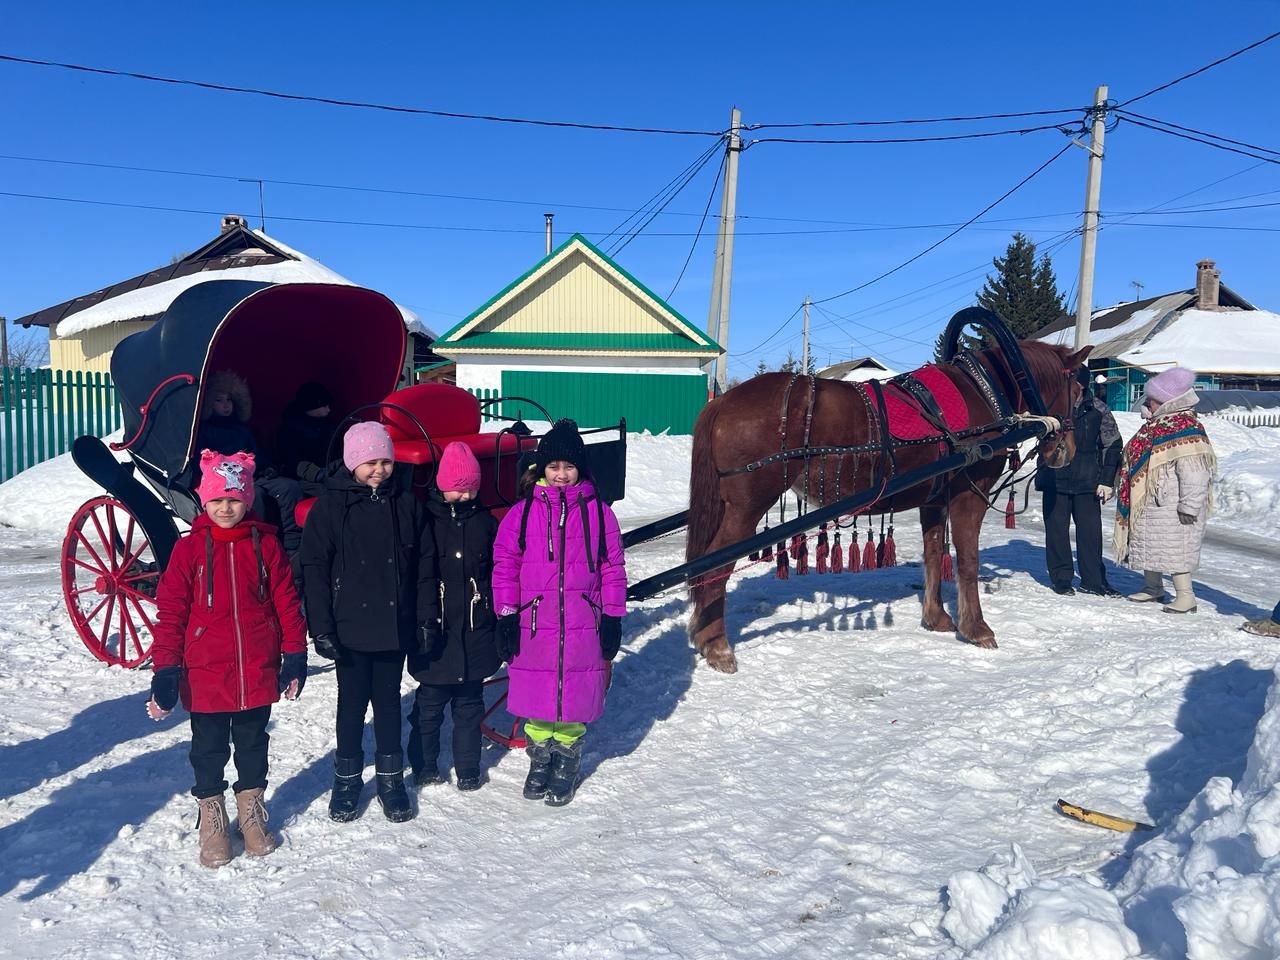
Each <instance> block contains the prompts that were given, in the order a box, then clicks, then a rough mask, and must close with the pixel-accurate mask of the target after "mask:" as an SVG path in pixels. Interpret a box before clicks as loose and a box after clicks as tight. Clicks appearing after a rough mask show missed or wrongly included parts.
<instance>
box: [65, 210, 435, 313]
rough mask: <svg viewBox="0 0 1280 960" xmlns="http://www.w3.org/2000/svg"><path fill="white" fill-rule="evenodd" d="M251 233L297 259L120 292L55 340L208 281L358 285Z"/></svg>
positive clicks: (163, 303)
mask: <svg viewBox="0 0 1280 960" xmlns="http://www.w3.org/2000/svg"><path fill="white" fill-rule="evenodd" d="M252 232H253V233H254V234H256V235H257V236H259V237H262V238H263V239H264V240H266V241H268V242H269V243H271V244H273V245H275V246H276V247H278V248H279V249H280V250H282V251H284V252H286V253H287V254H289V256H291V257H296V258H297V259H296V260H285V261H282V262H280V263H264V264H260V265H257V266H251V267H231V268H229V269H227V270H217V271H205V272H201V273H193V274H188V275H187V276H184V277H174V278H173V279H172V280H165V281H164V282H162V283H155V284H152V285H151V286H148V287H139V288H138V289H136V290H130V291H129V292H128V293H122V294H120V295H119V296H117V297H112V298H111V299H110V300H104V301H102V302H101V303H96V304H94V305H93V306H92V307H86V308H85V309H84V310H81V311H79V312H77V313H73V314H72V315H71V316H69V317H67V319H65V320H63V321H62V322H60V323H59V324H58V330H57V335H58V336H59V337H70V336H74V335H75V334H78V333H84V332H85V331H86V330H92V329H94V328H95V327H105V326H107V325H108V324H112V323H121V322H123V321H125V320H138V319H140V318H143V317H154V316H156V315H158V314H161V313H163V312H164V311H165V310H167V309H168V308H169V304H171V303H173V301H174V300H176V299H177V298H178V294H180V293H182V292H183V291H185V290H189V289H191V288H192V287H194V286H196V285H198V284H201V283H208V282H209V281H210V280H260V281H263V282H265V283H340V284H343V285H344V286H348V287H354V286H359V284H356V283H354V282H353V281H351V280H348V279H347V278H346V277H344V276H342V274H340V273H335V272H334V271H333V270H330V269H329V268H328V267H326V266H325V265H324V264H322V263H321V262H320V261H318V260H314V259H312V258H311V257H308V256H307V255H306V254H305V253H300V252H298V251H297V250H294V249H292V248H290V247H288V246H287V245H285V244H283V243H281V242H280V241H279V240H276V239H275V238H274V237H269V236H267V235H266V234H265V233H263V232H262V231H261V230H254V231H252ZM396 309H398V310H399V311H400V315H401V316H402V317H403V318H404V325H405V327H406V328H408V330H409V332H410V333H419V334H423V335H425V336H428V337H432V338H434V337H435V333H434V331H432V330H430V329H429V328H428V327H427V326H426V325H425V324H424V323H423V322H422V320H421V319H420V318H419V317H418V315H417V314H416V313H414V312H413V311H412V310H409V309H408V308H406V307H402V306H400V304H398V303H397V304H396Z"/></svg>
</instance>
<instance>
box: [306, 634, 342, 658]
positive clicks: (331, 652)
mask: <svg viewBox="0 0 1280 960" xmlns="http://www.w3.org/2000/svg"><path fill="white" fill-rule="evenodd" d="M311 643H312V645H313V646H314V647H315V648H316V656H318V657H324V658H325V659H326V660H337V659H338V658H339V657H340V656H342V644H340V643H338V638H337V637H336V636H334V635H333V634H332V633H324V634H321V635H320V636H318V637H312V638H311Z"/></svg>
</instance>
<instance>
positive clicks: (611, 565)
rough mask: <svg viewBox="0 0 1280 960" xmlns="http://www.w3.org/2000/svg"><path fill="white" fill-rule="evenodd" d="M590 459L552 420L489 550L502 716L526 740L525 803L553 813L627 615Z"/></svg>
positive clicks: (594, 713) (614, 522)
mask: <svg viewBox="0 0 1280 960" xmlns="http://www.w3.org/2000/svg"><path fill="white" fill-rule="evenodd" d="M586 463H587V458H586V445H585V444H584V443H583V442H582V437H581V436H579V434H578V425H577V424H576V423H574V422H573V421H572V420H558V421H557V422H556V423H555V424H554V425H553V426H552V428H551V430H550V431H548V432H547V434H546V435H545V436H544V437H543V438H542V440H541V442H540V443H539V444H538V450H537V453H536V454H535V458H534V464H533V466H532V467H530V471H531V474H532V476H531V479H532V480H533V481H534V482H533V483H532V484H531V486H530V488H529V490H528V493H527V494H526V496H525V499H524V501H523V502H522V503H520V504H518V505H517V506H515V507H513V508H512V509H511V510H509V511H508V512H507V515H506V516H505V517H503V520H502V524H501V526H499V528H498V537H497V541H496V542H495V544H494V549H493V603H494V609H495V610H496V611H497V613H498V617H499V620H498V636H497V641H498V653H499V655H500V656H501V657H502V659H503V660H506V661H508V662H509V666H508V668H507V673H508V675H509V677H510V679H511V683H510V687H509V690H508V694H507V709H509V710H510V711H511V713H512V714H514V715H515V716H517V717H525V718H526V719H525V724H524V730H525V736H526V737H527V738H528V740H529V747H528V752H529V759H530V763H529V776H528V778H527V779H526V780H525V784H524V796H525V798H526V799H529V800H540V799H543V798H545V800H546V802H547V803H548V804H550V805H551V806H563V805H564V804H566V803H568V802H569V801H570V800H572V799H573V794H574V791H575V790H576V789H577V785H578V770H579V767H580V765H581V761H582V737H583V734H584V733H586V729H587V724H588V723H591V722H592V721H594V720H596V719H597V718H599V716H600V714H601V713H602V712H603V710H604V694H605V689H606V688H607V686H608V676H609V674H608V669H609V668H608V662H609V661H611V660H612V659H613V658H614V657H616V656H617V655H618V649H619V647H620V646H621V644H622V616H623V614H624V613H625V612H626V597H627V579H626V570H625V567H624V563H623V556H622V535H621V532H620V531H619V529H618V519H617V517H615V516H614V515H613V511H612V510H611V509H610V508H609V506H608V505H607V504H606V503H605V502H604V501H603V500H601V499H600V498H599V497H598V496H597V495H596V491H595V488H594V487H593V486H592V484H591V481H590V479H589V478H587V477H586V476H585V473H586Z"/></svg>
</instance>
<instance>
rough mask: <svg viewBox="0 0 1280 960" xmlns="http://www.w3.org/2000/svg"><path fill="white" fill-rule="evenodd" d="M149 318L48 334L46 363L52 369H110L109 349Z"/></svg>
mask: <svg viewBox="0 0 1280 960" xmlns="http://www.w3.org/2000/svg"><path fill="white" fill-rule="evenodd" d="M154 322H155V321H153V320H129V321H125V322H123V323H112V324H108V325H107V326H104V327H94V328H93V329H91V330H85V331H84V332H83V333H77V334H75V335H74V336H70V337H50V338H49V366H50V367H51V368H52V369H54V370H72V371H74V370H79V371H82V372H84V373H110V372H111V353H112V351H113V350H115V348H116V344H118V343H119V342H120V341H121V340H123V339H124V338H125V337H128V336H131V335H132V334H135V333H140V332H141V331H143V330H146V329H148V328H149V327H150V326H151V325H152V323H154Z"/></svg>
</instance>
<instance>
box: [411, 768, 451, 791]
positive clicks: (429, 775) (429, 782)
mask: <svg viewBox="0 0 1280 960" xmlns="http://www.w3.org/2000/svg"><path fill="white" fill-rule="evenodd" d="M448 782H449V778H448V777H447V776H445V775H444V774H443V773H441V772H440V771H439V770H438V769H437V768H436V766H435V765H434V764H433V765H431V766H429V767H428V766H424V767H423V768H422V769H421V770H415V771H414V774H413V785H414V786H415V787H437V786H439V785H440V784H442V783H448Z"/></svg>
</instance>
